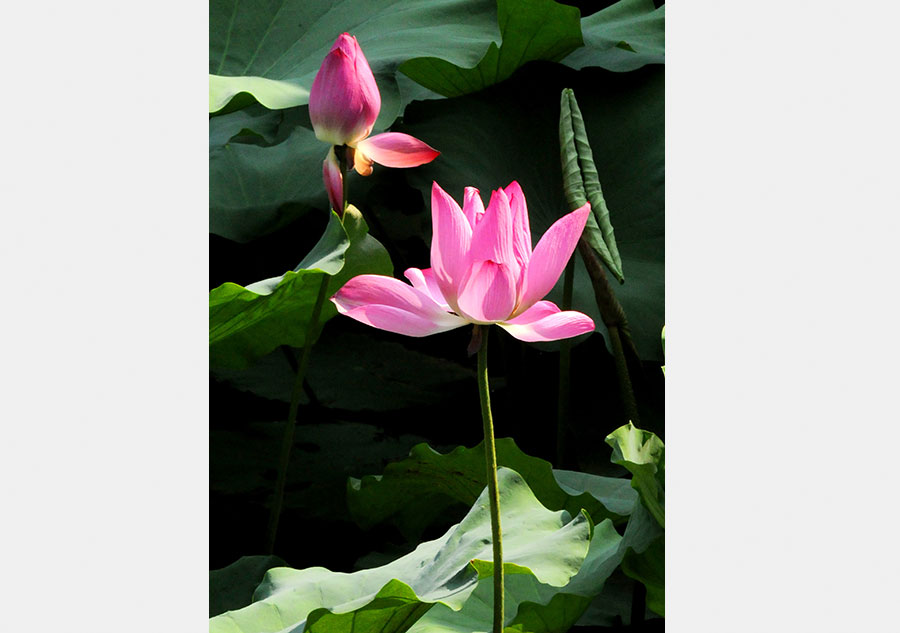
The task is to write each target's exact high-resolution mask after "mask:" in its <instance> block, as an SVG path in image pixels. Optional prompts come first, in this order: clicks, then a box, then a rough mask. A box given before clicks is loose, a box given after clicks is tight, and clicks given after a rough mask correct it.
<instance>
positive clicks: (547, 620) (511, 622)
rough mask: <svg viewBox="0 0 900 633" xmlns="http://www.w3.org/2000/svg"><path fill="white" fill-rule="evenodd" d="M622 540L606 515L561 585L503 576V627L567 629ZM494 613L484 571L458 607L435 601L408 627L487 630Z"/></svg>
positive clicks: (612, 564) (413, 632)
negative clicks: (577, 566) (576, 568)
mask: <svg viewBox="0 0 900 633" xmlns="http://www.w3.org/2000/svg"><path fill="white" fill-rule="evenodd" d="M505 538H506V537H505V536H504V547H505V543H506V540H505ZM621 543H622V537H621V536H619V534H618V533H617V532H616V530H615V528H614V527H613V525H612V522H610V521H609V520H605V521H603V522H602V523H600V524H598V525H597V526H596V527H595V528H594V534H593V537H592V538H591V543H590V547H589V549H588V553H587V556H586V557H585V559H584V563H583V564H582V565H581V568H580V569H579V571H578V573H577V574H576V575H575V576H573V577H572V579H571V580H570V581H569V582H568V583H567V584H566V585H565V586H562V587H554V586H550V585H548V584H544V583H541V582H539V581H538V580H537V579H535V577H534V576H531V575H526V574H511V575H508V576H506V578H505V579H504V593H503V596H504V617H505V622H506V626H505V629H504V630H505V631H509V630H512V631H521V632H531V631H535V632H536V631H541V632H544V631H552V632H554V633H563V632H564V631H568V630H569V628H570V627H571V626H572V625H573V624H574V623H575V622H576V621H577V620H578V618H579V617H580V616H581V614H582V613H583V612H584V610H585V609H586V608H587V606H588V604H590V601H591V598H592V597H593V596H595V595H596V594H598V593H599V592H600V590H601V589H602V587H603V583H604V582H605V580H606V579H607V578H608V577H609V575H610V574H612V572H613V571H614V570H615V569H616V567H617V566H618V564H619V562H620V561H621V558H622V553H621V551H620V545H621ZM582 594H583V595H582ZM492 619H493V585H492V582H491V579H490V578H488V577H484V578H483V579H482V580H480V581H479V583H478V586H477V587H476V589H475V591H474V592H473V593H472V595H471V596H470V597H469V599H468V600H466V602H465V604H464V605H463V607H462V609H461V610H459V611H458V612H457V611H454V610H452V609H450V608H448V607H446V606H444V605H440V604H438V605H435V606H434V608H432V609H431V610H430V611H429V612H428V613H426V614H425V615H424V616H423V617H422V618H421V619H420V620H419V621H418V622H416V624H415V625H413V627H412V628H411V629H410V633H489V632H490V631H491V625H492ZM541 627H543V628H541Z"/></svg>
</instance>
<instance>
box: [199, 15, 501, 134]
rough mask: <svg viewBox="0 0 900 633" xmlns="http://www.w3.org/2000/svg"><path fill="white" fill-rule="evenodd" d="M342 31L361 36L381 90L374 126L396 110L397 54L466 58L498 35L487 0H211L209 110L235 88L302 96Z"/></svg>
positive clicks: (268, 95)
mask: <svg viewBox="0 0 900 633" xmlns="http://www.w3.org/2000/svg"><path fill="white" fill-rule="evenodd" d="M345 31H346V32H349V33H351V34H352V35H354V36H356V38H357V40H358V41H359V44H360V46H361V47H362V50H363V53H364V54H365V56H366V59H368V61H369V65H370V66H371V67H372V72H373V73H374V75H375V79H376V82H377V83H378V87H379V90H380V92H381V98H382V110H381V115H380V116H379V119H378V122H377V123H376V129H383V128H385V127H387V126H388V125H390V124H391V122H392V121H393V120H394V119H395V118H396V117H397V115H398V114H399V113H400V112H401V111H402V109H401V108H402V106H401V103H402V102H403V101H405V99H403V98H402V97H401V86H400V85H398V81H397V76H396V75H397V67H398V66H399V65H400V64H401V63H402V62H404V61H405V60H407V59H411V58H414V57H420V56H423V55H432V56H435V57H438V58H440V59H445V60H447V61H450V62H453V63H456V64H463V65H469V66H472V65H474V64H475V63H476V62H477V61H478V60H479V59H480V58H481V56H482V55H483V54H484V51H485V47H486V46H487V44H486V42H489V41H491V40H496V39H498V38H499V33H498V32H497V23H496V8H495V5H494V2H493V1H492V0H281V1H280V2H270V1H267V0H212V1H211V2H210V5H209V40H210V41H209V72H210V74H211V75H215V76H217V78H215V79H213V78H212V77H211V80H210V82H211V85H210V89H211V92H210V110H211V111H212V110H213V108H216V109H218V108H219V107H221V106H223V105H224V104H225V103H227V100H228V99H229V97H230V96H233V95H236V94H239V93H241V92H246V93H248V94H251V95H253V96H254V97H255V98H256V99H257V100H259V101H260V102H261V103H264V104H266V105H270V104H271V105H270V107H290V106H299V105H304V104H306V103H307V101H308V95H309V92H308V91H309V88H310V86H312V81H313V79H314V78H315V75H316V72H317V71H318V70H319V66H320V65H321V64H322V60H323V59H324V58H325V55H327V54H328V51H329V49H330V48H331V46H332V44H334V41H335V38H337V36H338V35H340V34H341V33H342V32H345ZM220 77H221V78H220ZM224 77H231V78H232V79H227V80H226V79H224ZM266 80H277V81H279V82H283V83H284V84H287V85H288V87H287V88H286V87H285V86H284V85H280V84H272V83H271V82H269V81H266ZM214 84H215V85H214ZM213 91H215V94H213ZM273 95H274V96H275V99H274V100H273ZM407 98H409V95H407Z"/></svg>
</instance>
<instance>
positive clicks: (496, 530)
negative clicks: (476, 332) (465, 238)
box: [475, 325, 503, 633]
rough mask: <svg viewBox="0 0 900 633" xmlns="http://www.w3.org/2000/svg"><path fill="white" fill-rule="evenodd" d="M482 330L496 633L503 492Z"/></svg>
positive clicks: (498, 630)
mask: <svg viewBox="0 0 900 633" xmlns="http://www.w3.org/2000/svg"><path fill="white" fill-rule="evenodd" d="M475 327H476V328H478V329H481V332H480V334H481V347H479V348H478V393H479V395H480V396H481V420H482V423H483V425H484V462H485V467H486V469H487V482H488V496H489V497H490V509H491V543H492V544H493V550H494V628H493V633H502V631H503V542H502V540H501V535H500V494H499V492H498V490H497V450H496V448H495V446H494V421H493V418H492V417H491V395H490V391H489V387H488V370H487V347H488V328H489V327H490V326H487V325H476V326H475Z"/></svg>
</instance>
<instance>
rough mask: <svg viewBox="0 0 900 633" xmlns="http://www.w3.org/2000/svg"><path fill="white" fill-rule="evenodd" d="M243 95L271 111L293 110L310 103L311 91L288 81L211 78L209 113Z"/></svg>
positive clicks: (252, 78)
mask: <svg viewBox="0 0 900 633" xmlns="http://www.w3.org/2000/svg"><path fill="white" fill-rule="evenodd" d="M241 93H246V94H248V95H251V96H252V97H253V98H254V99H255V100H256V101H258V102H259V103H261V104H262V105H264V106H265V107H267V108H269V109H271V110H280V109H283V108H292V107H294V106H298V105H303V104H304V103H307V102H308V101H309V90H307V89H306V88H304V87H302V86H298V85H296V84H292V83H290V82H287V81H277V80H275V79H266V78H265V77H221V76H219V75H210V76H209V111H210V112H218V111H219V110H221V109H222V108H224V107H225V106H226V105H228V102H230V101H231V100H232V99H233V98H234V97H236V96H237V95H239V94H241Z"/></svg>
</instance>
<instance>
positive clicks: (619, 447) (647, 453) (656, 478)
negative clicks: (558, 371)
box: [606, 422, 666, 527]
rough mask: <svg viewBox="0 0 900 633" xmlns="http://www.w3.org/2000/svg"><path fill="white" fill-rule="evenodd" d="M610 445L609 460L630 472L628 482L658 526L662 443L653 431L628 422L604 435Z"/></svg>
mask: <svg viewBox="0 0 900 633" xmlns="http://www.w3.org/2000/svg"><path fill="white" fill-rule="evenodd" d="M606 443H607V444H609V445H610V446H612V448H613V454H612V462H613V463H614V464H620V465H621V466H624V467H625V468H627V469H628V471H629V472H631V474H632V479H631V486H632V488H634V489H635V490H637V491H638V494H639V495H640V497H641V502H642V503H643V504H644V506H645V507H646V508H647V510H649V511H650V513H651V514H652V515H653V517H654V518H655V519H656V520H657V521H658V522H659V524H660V525H661V526H662V527H665V525H666V522H665V518H666V510H665V503H666V497H665V494H666V493H665V472H666V447H665V445H664V444H663V443H662V440H660V439H659V438H658V437H657V436H656V435H655V434H654V433H651V432H650V431H643V430H641V429H638V428H636V427H635V426H634V425H633V424H632V423H631V422H629V423H628V424H626V425H625V426H621V427H619V428H618V429H616V430H615V431H613V432H612V433H610V434H609V435H608V436H606Z"/></svg>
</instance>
